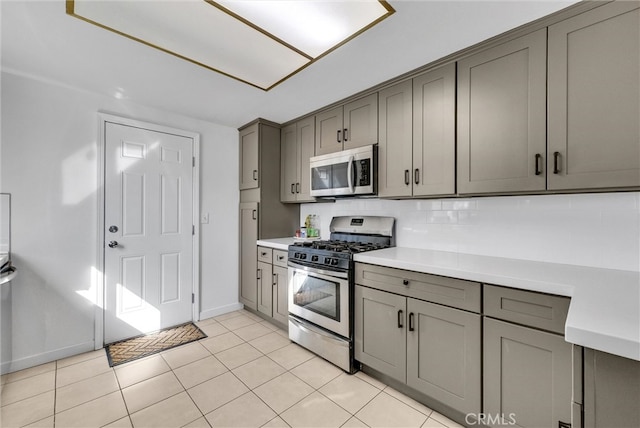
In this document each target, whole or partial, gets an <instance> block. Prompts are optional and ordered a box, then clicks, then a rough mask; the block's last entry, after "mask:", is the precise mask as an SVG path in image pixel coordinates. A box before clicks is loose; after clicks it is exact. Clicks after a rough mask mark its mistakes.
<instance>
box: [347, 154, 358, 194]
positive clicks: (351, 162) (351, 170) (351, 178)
mask: <svg viewBox="0 0 640 428" xmlns="http://www.w3.org/2000/svg"><path fill="white" fill-rule="evenodd" d="M354 164H355V159H354V157H353V155H351V156H349V166H348V167H347V183H348V185H349V191H350V192H351V193H355V191H356V189H355V187H356V179H355V177H354V176H353V174H354V172H355V168H354Z"/></svg>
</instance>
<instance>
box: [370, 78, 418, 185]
mask: <svg viewBox="0 0 640 428" xmlns="http://www.w3.org/2000/svg"><path fill="white" fill-rule="evenodd" d="M411 98H412V86H411V81H410V80H408V81H406V82H402V83H399V84H397V85H394V86H392V87H390V88H387V89H383V90H381V91H380V92H379V93H378V100H379V102H380V104H379V106H378V116H379V117H378V127H379V128H380V131H379V133H378V135H379V138H380V139H379V141H378V195H379V196H380V197H381V198H384V197H403V196H411V176H410V175H411V167H412V164H413V163H412V162H413V161H412V142H413V137H412V132H413V129H412V123H411V120H412V101H411Z"/></svg>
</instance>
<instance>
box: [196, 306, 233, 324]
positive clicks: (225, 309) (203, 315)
mask: <svg viewBox="0 0 640 428" xmlns="http://www.w3.org/2000/svg"><path fill="white" fill-rule="evenodd" d="M242 308H244V305H243V304H242V303H234V304H232V305H226V306H220V307H218V308H213V309H207V310H206V311H202V312H200V320H199V321H202V320H206V319H207V318H212V317H217V316H218V315H222V314H226V313H229V312H233V311H239V310H240V309H242Z"/></svg>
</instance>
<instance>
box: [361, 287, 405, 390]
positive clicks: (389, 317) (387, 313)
mask: <svg viewBox="0 0 640 428" xmlns="http://www.w3.org/2000/svg"><path fill="white" fill-rule="evenodd" d="M406 301H407V299H406V298H405V297H402V296H398V295H396V294H391V293H386V292H384V291H378V290H373V289H371V288H366V287H361V286H359V285H356V287H355V317H354V320H355V321H354V322H355V358H356V360H358V361H360V362H361V363H363V364H365V365H367V366H369V367H371V368H374V369H376V370H378V371H380V372H382V373H384V374H386V375H388V376H391V377H392V378H394V379H397V380H399V381H401V382H406V369H407V359H406V356H407V353H406V347H407V336H406V312H407V308H406V306H407V304H406Z"/></svg>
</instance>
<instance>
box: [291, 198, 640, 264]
mask: <svg viewBox="0 0 640 428" xmlns="http://www.w3.org/2000/svg"><path fill="white" fill-rule="evenodd" d="M307 214H318V215H319V216H320V221H321V235H322V237H323V238H325V239H328V238H329V233H330V232H329V223H330V221H331V218H332V217H334V216H340V215H378V216H380V215H381V216H392V217H395V218H396V245H397V246H402V247H411V248H425V249H432V250H440V251H453V252H460V253H470V254H479V255H487V256H495V257H509V258H516V259H525V260H535V261H544V262H554V263H564V264H574V265H581V266H593V267H600V268H608V269H622V270H632V271H639V270H640V192H624V193H588V194H572V195H535V196H531V195H527V196H502V197H478V198H458V199H414V200H400V201H395V200H383V199H342V200H337V201H335V202H328V203H314V204H303V205H302V206H301V209H300V217H301V224H302V223H304V218H305V217H306V216H307Z"/></svg>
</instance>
